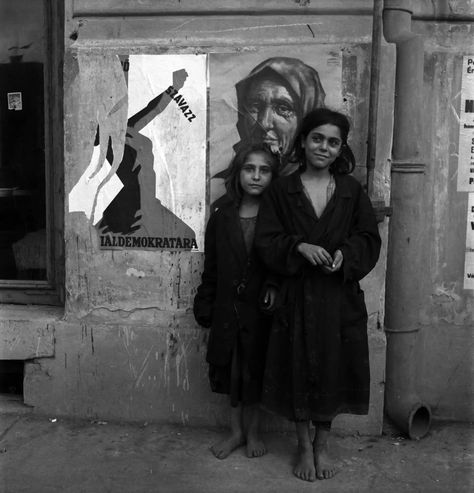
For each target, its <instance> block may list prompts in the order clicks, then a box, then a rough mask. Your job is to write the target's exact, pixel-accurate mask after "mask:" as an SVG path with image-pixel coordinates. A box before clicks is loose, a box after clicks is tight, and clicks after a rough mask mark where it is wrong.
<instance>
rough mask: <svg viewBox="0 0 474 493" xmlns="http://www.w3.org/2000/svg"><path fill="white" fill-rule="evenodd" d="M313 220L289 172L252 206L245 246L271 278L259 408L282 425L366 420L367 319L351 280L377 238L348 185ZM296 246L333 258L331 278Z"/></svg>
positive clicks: (374, 251) (360, 195) (369, 215)
mask: <svg viewBox="0 0 474 493" xmlns="http://www.w3.org/2000/svg"><path fill="white" fill-rule="evenodd" d="M335 180H336V190H335V193H334V195H333V197H332V198H331V200H330V201H329V202H328V204H327V206H326V208H325V210H324V212H323V213H322V215H321V217H320V218H318V217H317V216H316V214H315V212H314V209H313V207H312V205H311V203H310V201H309V199H308V198H307V197H306V195H305V193H304V189H303V185H302V182H301V178H300V174H299V172H296V173H294V174H292V175H290V176H287V177H282V178H280V179H279V180H276V181H275V182H273V183H272V185H271V186H270V188H269V190H268V192H267V194H266V196H265V198H264V199H263V201H262V204H261V206H260V211H259V219H258V221H257V229H256V237H255V243H256V247H257V250H258V251H259V253H260V254H261V257H262V259H264V262H265V264H266V265H267V267H268V268H269V269H270V270H271V271H273V272H275V273H277V274H280V275H281V284H280V298H279V304H278V307H277V311H276V314H275V318H274V323H273V327H272V330H271V334H270V340H269V349H268V353H267V367H266V371H265V380H264V391H263V392H264V393H263V398H262V400H263V403H264V404H265V405H266V406H267V408H269V409H271V410H273V411H275V412H278V413H280V414H282V415H284V416H286V417H288V418H289V419H292V420H308V419H312V420H318V421H327V420H331V419H332V418H334V416H336V415H337V414H339V413H341V412H349V413H355V414H366V413H367V411H368V401H369V358H368V343H367V311H366V307H365V302H364V294H363V292H362V291H361V289H360V287H359V282H358V281H359V280H360V279H362V278H363V277H364V276H366V275H367V274H368V273H369V272H370V271H371V270H372V269H373V267H374V266H375V264H376V262H377V259H378V256H379V252H380V244H381V241H380V236H379V233H378V228H377V222H376V219H375V215H374V212H373V209H372V206H371V204H370V200H369V198H368V197H367V195H366V194H365V192H364V191H363V190H362V187H361V186H360V184H359V183H358V182H357V180H355V179H354V178H352V177H351V176H340V177H339V176H336V177H335ZM301 242H307V243H312V244H315V245H320V246H322V247H324V248H325V249H326V250H327V251H328V252H329V253H330V254H331V255H333V254H334V252H335V251H336V250H337V249H340V250H341V251H342V253H343V257H344V260H343V265H342V268H341V270H340V271H338V272H336V273H333V274H326V273H324V272H323V271H322V269H321V268H319V267H313V266H312V265H311V264H310V263H309V262H308V261H307V260H305V259H304V258H303V256H302V255H301V254H299V253H298V252H297V251H296V247H297V245H298V244H299V243H301Z"/></svg>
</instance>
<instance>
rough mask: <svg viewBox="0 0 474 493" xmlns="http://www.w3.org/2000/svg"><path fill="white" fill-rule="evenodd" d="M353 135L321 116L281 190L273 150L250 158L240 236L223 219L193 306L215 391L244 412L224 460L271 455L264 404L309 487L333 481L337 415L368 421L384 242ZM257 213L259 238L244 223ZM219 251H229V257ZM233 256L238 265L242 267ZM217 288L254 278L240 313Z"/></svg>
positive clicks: (212, 230)
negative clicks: (286, 433)
mask: <svg viewBox="0 0 474 493" xmlns="http://www.w3.org/2000/svg"><path fill="white" fill-rule="evenodd" d="M348 134H349V122H348V120H347V118H346V117H345V116H344V115H342V114H340V113H337V112H334V111H331V110H328V109H317V110H314V111H312V112H311V113H309V114H308V115H307V116H306V117H305V118H304V119H303V122H302V125H301V128H300V132H299V138H298V139H297V141H296V146H297V147H296V152H297V154H298V157H299V160H300V167H299V169H298V170H297V171H296V172H294V173H293V174H291V175H289V176H285V177H280V178H278V179H276V180H273V181H272V180H271V177H272V175H273V173H272V171H273V170H275V169H276V167H275V165H274V164H273V163H272V155H271V154H269V153H268V151H267V152H265V150H264V148H263V150H261V151H254V152H253V154H252V152H251V153H250V154H247V155H246V156H243V159H241V162H240V165H239V163H238V162H237V161H236V162H235V163H234V165H237V166H236V167H237V168H239V169H238V170H236V174H235V177H236V178H237V175H238V178H237V179H236V180H235V182H234V193H232V192H231V193H230V194H229V190H230V188H231V187H230V186H229V187H228V188H227V190H228V193H227V196H229V195H230V196H233V199H232V200H231V203H232V206H231V208H233V209H232V210H233V213H234V214H235V216H240V219H239V220H235V219H234V222H233V223H232V224H233V226H230V219H229V218H230V216H231V214H230V215H229V216H228V218H227V219H224V220H221V221H219V217H222V216H224V215H225V210H227V209H226V208H224V207H223V208H220V209H219V210H218V211H216V212H215V213H214V214H213V215H211V218H210V220H209V223H208V227H207V230H206V244H205V267H204V273H203V281H202V284H201V286H200V287H199V288H198V293H197V296H196V300H195V307H194V308H195V315H196V320H197V321H198V323H200V324H201V325H203V326H210V327H211V332H210V336H209V347H208V362H209V363H210V380H211V388H212V389H213V390H214V391H217V392H224V393H228V394H230V396H231V405H232V406H234V407H232V408H231V434H230V435H229V437H227V438H226V439H225V440H224V441H222V442H220V443H219V444H216V445H214V446H213V448H212V450H213V452H214V454H215V455H216V457H218V458H224V457H225V456H227V455H228V454H229V453H230V452H231V451H232V450H233V449H234V448H236V447H238V446H240V445H241V444H243V443H244V442H245V443H247V454H248V455H249V456H251V457H252V456H259V455H261V454H262V453H264V452H265V448H264V446H263V444H262V442H260V440H259V439H258V435H257V431H258V430H257V428H258V406H257V404H258V403H259V402H261V404H262V405H263V407H264V408H265V409H266V410H268V411H270V412H273V413H276V414H278V415H280V416H283V417H285V418H287V419H289V420H291V421H294V422H295V426H296V436H297V441H298V454H297V461H296V466H295V468H294V474H295V475H296V476H297V477H299V478H300V479H302V480H306V481H314V480H315V479H316V478H319V479H328V478H330V477H332V476H333V475H334V474H335V467H334V465H333V463H332V462H331V460H330V458H329V455H328V452H327V440H328V436H329V434H330V428H331V422H332V420H333V419H334V417H335V416H336V415H337V414H339V413H353V414H367V412H368V402H369V358H368V343H367V311H366V307H365V302H364V295H363V292H362V290H361V289H360V286H359V281H360V280H361V279H362V278H363V277H365V276H366V275H367V274H368V273H369V272H370V271H371V270H372V269H373V267H374V266H375V264H376V262H377V259H378V256H379V252H380V243H381V242H380V236H379V234H378V228H377V223H376V219H375V215H374V212H373V209H372V206H371V204H370V200H369V198H368V197H367V195H366V194H365V192H364V191H363V189H362V187H361V185H360V184H359V182H358V181H357V180H355V179H354V178H352V177H351V176H349V174H350V173H351V172H352V171H353V169H354V167H355V159H354V156H353V154H352V151H351V149H350V147H349V145H348V143H347V138H348ZM258 153H260V154H258ZM257 156H259V158H258V159H256V157H257ZM237 158H238V156H236V160H237ZM259 162H260V166H261V165H262V163H267V164H266V165H267V167H268V179H267V181H265V182H264V183H260V185H261V186H260V187H257V186H256V185H255V181H256V182H259V181H261V180H262V178H261V174H260V168H259V167H258V166H257V165H256V163H257V164H258V163H259ZM246 173H247V174H246ZM270 182H271V183H270ZM228 184H229V185H230V182H229V181H228ZM254 185H255V186H254ZM267 187H268V188H267ZM265 189H266V190H265ZM237 190H238V191H239V192H240V194H238V193H236V191H237ZM264 190H265V193H263V191H264ZM257 191H258V193H256V192H257ZM223 209H224V210H223ZM257 212H258V218H257V221H256V226H255V232H254V235H252V234H249V233H248V229H247V230H246V226H244V224H245V219H246V218H248V217H251V216H256V215H257ZM218 224H221V226H220V227H219V226H218ZM239 225H240V227H239V228H238V226H239ZM247 228H248V227H247ZM236 229H238V231H235V230H236ZM245 231H247V233H246V232H245ZM252 236H254V238H253V246H252V245H251V242H250V238H251V237H252ZM245 237H247V238H248V241H249V243H248V247H247V248H248V249H247V250H246V252H247V255H246V256H245V255H244V256H242V248H240V247H239V246H238V245H239V244H240V243H242V242H244V240H243V238H245ZM217 238H220V240H217ZM224 238H226V240H224ZM218 241H221V242H223V241H226V246H225V250H221V249H220V246H218V245H217V242H218ZM222 248H224V246H222ZM234 255H235V257H236V259H237V258H239V259H240V260H239V261H237V260H235V261H234V259H233V256H234ZM219 257H224V259H225V260H221V261H219ZM231 258H232V260H231ZM219 262H220V263H219ZM234 263H235V265H237V264H238V265H239V266H240V268H241V270H240V271H239V272H240V278H239V275H237V274H236V272H235V271H233V272H232V274H230V275H229V272H228V271H227V270H226V268H228V267H229V264H232V265H234ZM219 265H220V266H221V267H219ZM249 265H252V267H251V268H250V269H249V268H248V266H249ZM223 266H225V267H226V268H223ZM246 266H247V268H246ZM249 271H250V272H251V273H252V276H254V274H255V277H252V278H253V280H254V281H255V284H254V285H253V287H254V288H255V290H252V292H250V291H249V292H248V293H246V289H247V288H248V286H249V284H248V282H246V281H247V277H249V274H250V272H249ZM223 277H225V278H227V279H226V280H225V281H224V280H223V279H221V278H223ZM211 278H212V282H211V284H212V283H213V285H214V286H216V285H217V284H218V283H224V282H225V283H226V285H231V284H232V283H235V282H236V281H239V282H240V281H241V280H242V279H244V280H245V282H244V283H243V284H244V286H245V289H244V291H243V292H244V296H243V297H241V296H240V294H239V289H236V287H237V288H238V287H239V283H237V286H236V287H234V291H233V292H232V297H233V298H232V301H231V302H230V303H231V304H233V305H234V306H233V309H232V307H229V306H227V307H226V308H223V306H222V304H221V299H220V294H219V293H221V291H220V290H219V289H217V290H216V289H214V291H212V289H210V288H209V287H206V286H209V284H210V282H209V280H210V279H211ZM257 278H258V281H257ZM228 293H230V290H229V291H228ZM206 295H208V296H207V297H206ZM204 299H206V300H207V301H206V303H203V300H204ZM262 301H267V305H266V306H267V307H268V308H267V310H268V309H271V310H273V314H272V316H271V317H269V316H268V315H265V314H264V311H262ZM204 305H205V306H206V309H205V310H204V308H203V306H204ZM222 310H224V311H225V313H226V317H222ZM203 313H205V317H204V318H205V320H204V318H203V316H202V314H203ZM244 313H245V314H244ZM230 326H232V327H233V329H232V330H229V327H230ZM269 328H270V329H269ZM268 331H269V332H268ZM267 338H268V339H267ZM246 343H248V345H247V344H246ZM244 346H245V348H244ZM224 368H225V370H224ZM223 372H224V373H225V375H226V378H223V380H225V382H226V383H225V385H224V384H223V382H221V381H220V380H219V379H217V380H219V383H220V384H222V385H221V386H220V387H219V385H217V383H216V374H219V375H220V376H222V373H223ZM250 382H251V384H250ZM248 387H252V392H250V391H249V389H248ZM235 399H237V401H236V400H235ZM236 402H239V404H238V405H237V407H235V403H236ZM236 409H238V410H239V411H238V412H237V411H236ZM242 411H247V412H249V413H248V414H249V416H250V418H249V419H248V420H247V421H248V425H246V426H242V425H241V423H242V421H241V420H240V419H236V418H237V417H238V418H240V417H241V416H242ZM244 414H245V413H244ZM234 421H236V422H237V423H238V425H237V424H236V422H234ZM311 423H312V424H313V426H314V429H315V431H314V438H313V437H312V436H311V427H310V425H311Z"/></svg>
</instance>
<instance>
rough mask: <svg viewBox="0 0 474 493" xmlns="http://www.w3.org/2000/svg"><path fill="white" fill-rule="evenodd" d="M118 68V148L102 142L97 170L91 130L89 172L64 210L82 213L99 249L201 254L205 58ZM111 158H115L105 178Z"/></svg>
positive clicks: (138, 60) (136, 58)
mask: <svg viewBox="0 0 474 493" xmlns="http://www.w3.org/2000/svg"><path fill="white" fill-rule="evenodd" d="M121 63H122V67H123V70H124V76H125V79H126V80H127V81H128V117H127V118H128V119H127V125H126V127H127V130H126V137H125V144H124V147H123V149H120V152H117V151H118V150H117V149H114V146H113V141H112V140H111V139H110V138H109V141H108V146H107V155H106V157H105V159H104V162H103V163H99V162H98V160H100V159H99V156H100V152H99V149H100V147H101V146H100V144H101V142H100V133H101V132H100V128H99V126H98V128H97V135H96V140H95V142H94V150H93V152H92V158H91V163H90V166H89V167H88V170H89V172H88V170H86V172H85V173H84V175H83V176H82V177H81V179H80V180H79V182H78V183H77V184H76V186H75V187H74V188H73V189H72V191H71V193H70V195H69V210H70V212H73V211H74V210H81V211H84V212H85V214H86V215H87V217H88V218H89V219H90V220H91V221H92V222H93V224H94V225H95V226H96V228H97V230H98V232H99V236H100V242H99V245H100V248H102V249H159V250H202V249H203V247H204V245H203V243H204V240H203V238H204V227H205V200H206V129H207V108H206V105H207V69H206V56H205V55H131V56H130V57H129V59H128V60H125V59H124V58H123V57H122V58H121ZM114 154H117V155H122V154H123V157H122V159H121V161H120V164H119V165H118V167H117V168H116V173H115V174H112V176H107V175H108V174H110V170H111V169H112V168H111V163H112V162H113V156H114ZM92 170H99V171H95V172H93V173H91V171H92ZM105 178H107V180H106V181H105V183H103V181H104V179H105ZM99 183H100V184H101V188H100V189H99V193H98V194H96V193H94V192H93V191H92V190H94V189H95V190H97V186H98V184H99ZM95 195H97V197H95ZM86 196H87V197H90V198H89V200H88V201H87V199H84V197H86ZM84 200H85V202H84Z"/></svg>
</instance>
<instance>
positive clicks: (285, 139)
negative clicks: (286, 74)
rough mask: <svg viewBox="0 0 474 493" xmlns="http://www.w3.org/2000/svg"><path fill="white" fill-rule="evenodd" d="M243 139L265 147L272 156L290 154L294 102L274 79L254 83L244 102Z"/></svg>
mask: <svg viewBox="0 0 474 493" xmlns="http://www.w3.org/2000/svg"><path fill="white" fill-rule="evenodd" d="M245 111H246V114H245V116H244V120H245V132H246V138H247V139H248V140H249V141H250V142H252V143H261V142H263V143H264V144H266V145H268V146H269V147H270V149H271V151H272V152H273V153H274V154H277V153H278V154H284V155H285V154H286V155H287V154H290V152H291V150H292V148H293V143H294V141H295V137H296V131H297V128H298V118H297V107H296V101H294V99H293V97H292V96H291V94H290V93H289V91H288V89H287V88H286V87H285V86H284V85H283V84H282V82H281V81H279V80H278V79H277V78H270V77H266V78H264V79H261V80H254V81H253V82H252V83H251V84H250V87H249V92H248V94H247V95H246V101H245Z"/></svg>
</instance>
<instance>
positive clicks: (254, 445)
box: [247, 434, 267, 458]
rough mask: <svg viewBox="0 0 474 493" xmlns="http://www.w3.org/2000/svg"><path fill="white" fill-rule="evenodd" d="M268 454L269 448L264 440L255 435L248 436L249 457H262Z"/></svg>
mask: <svg viewBox="0 0 474 493" xmlns="http://www.w3.org/2000/svg"><path fill="white" fill-rule="evenodd" d="M266 453H267V448H266V447H265V444H264V443H263V441H262V440H259V439H258V437H256V436H254V435H250V434H249V435H247V457H250V458H252V457H261V456H262V455H265V454H266Z"/></svg>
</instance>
